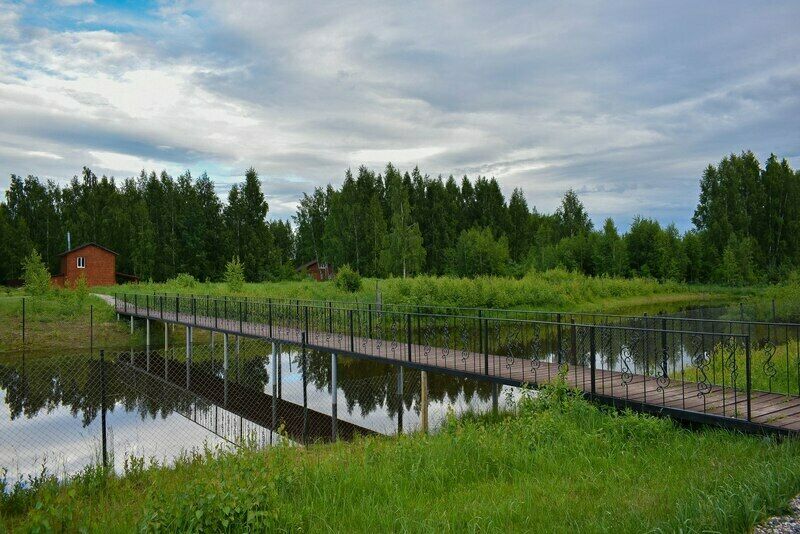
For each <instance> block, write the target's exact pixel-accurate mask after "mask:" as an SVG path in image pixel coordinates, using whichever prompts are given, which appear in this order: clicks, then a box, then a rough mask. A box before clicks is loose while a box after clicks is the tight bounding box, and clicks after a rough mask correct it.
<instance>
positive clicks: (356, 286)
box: [334, 265, 361, 293]
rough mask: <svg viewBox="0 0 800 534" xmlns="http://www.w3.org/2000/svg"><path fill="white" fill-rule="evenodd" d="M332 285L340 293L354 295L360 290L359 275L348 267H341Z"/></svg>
mask: <svg viewBox="0 0 800 534" xmlns="http://www.w3.org/2000/svg"><path fill="white" fill-rule="evenodd" d="M334 284H336V287H338V288H339V289H341V290H342V291H347V292H348V293H355V292H356V291H358V290H360V289H361V275H360V274H358V272H357V271H355V270H353V268H352V267H350V266H349V265H343V266H342V267H341V269H339V272H338V273H337V274H336V280H335V281H334Z"/></svg>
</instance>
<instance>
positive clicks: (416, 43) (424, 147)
mask: <svg viewBox="0 0 800 534" xmlns="http://www.w3.org/2000/svg"><path fill="white" fill-rule="evenodd" d="M3 7H6V6H3ZM37 10H39V11H37ZM42 10H45V11H46V13H43V11H42ZM0 13H2V15H0V33H1V34H2V35H3V36H4V37H0V39H2V40H0V124H3V125H9V127H7V128H3V132H2V133H0V156H2V157H0V188H2V187H3V186H4V185H5V184H7V180H8V178H7V176H8V175H9V174H10V173H11V172H16V173H21V174H29V173H30V174H38V175H42V176H46V177H51V178H54V179H59V178H60V179H65V178H67V177H69V176H72V175H73V174H75V173H76V172H79V170H80V168H81V166H82V165H86V164H89V165H93V166H94V167H93V168H95V170H96V171H98V172H107V173H113V174H116V175H118V176H124V175H130V174H134V173H136V172H138V170H140V169H141V168H142V167H148V168H149V167H150V166H154V167H157V170H160V168H162V167H163V168H167V169H185V168H189V169H191V170H192V172H193V173H194V174H195V175H197V174H199V173H200V172H202V171H203V170H208V171H209V174H210V175H211V176H212V178H213V179H214V180H215V181H216V182H217V185H218V190H219V191H220V192H222V193H223V196H224V192H225V191H226V189H227V185H228V184H230V183H232V182H234V181H238V180H240V179H241V176H242V174H243V172H244V170H245V169H246V168H248V167H250V166H251V165H252V166H254V167H256V169H258V170H259V172H260V174H261V176H262V178H263V180H264V185H265V188H266V193H267V195H268V198H269V199H270V202H271V213H272V214H273V215H275V216H281V217H286V216H288V215H290V214H291V212H292V211H293V208H294V205H295V202H296V201H297V198H298V197H299V195H300V194H301V193H302V192H303V191H310V189H312V188H313V187H314V186H316V185H322V186H324V185H325V184H327V183H328V182H333V183H334V184H338V183H340V182H341V180H342V177H343V173H344V170H345V169H346V168H348V167H356V166H358V165H360V164H362V163H363V164H368V165H369V166H371V167H373V168H375V169H376V170H381V169H382V168H383V166H384V165H385V163H386V161H387V160H391V161H392V162H393V163H395V164H397V165H398V166H400V167H401V168H404V169H405V168H411V167H413V166H414V165H419V166H420V168H421V169H422V170H423V172H427V173H429V174H431V175H434V176H435V175H437V174H443V175H445V176H447V175H449V174H454V175H457V176H458V175H462V174H468V175H471V176H474V175H477V174H482V175H493V176H496V177H497V178H498V180H499V181H500V183H501V186H502V187H503V189H504V191H505V192H506V193H507V194H509V193H510V192H511V190H512V189H513V188H514V187H521V188H522V189H523V190H524V191H525V193H526V195H527V197H528V200H529V203H530V204H533V205H536V206H537V208H538V209H540V210H543V211H550V210H552V209H554V208H555V206H556V205H557V203H558V200H559V198H560V196H561V194H562V193H563V191H564V190H565V189H566V188H568V187H572V188H574V189H576V190H577V191H579V192H580V194H581V198H582V199H583V200H584V202H585V203H586V205H587V207H588V209H589V211H590V213H591V214H592V216H593V217H594V218H595V220H596V221H600V220H601V219H602V218H603V217H606V216H614V217H616V218H618V219H619V222H620V223H621V226H623V227H624V226H626V225H627V223H628V222H629V221H630V218H631V217H632V216H633V215H634V214H637V213H641V214H644V215H648V216H654V217H656V218H658V219H660V220H662V221H663V222H669V221H675V222H677V223H678V225H679V227H681V228H687V227H688V225H689V219H690V216H691V213H692V211H693V209H694V205H695V203H696V200H697V187H698V185H697V184H698V179H699V177H700V174H701V172H702V170H703V168H704V167H705V165H707V164H708V163H711V162H715V161H718V160H719V159H720V158H721V157H722V156H724V155H726V154H728V153H730V152H738V151H740V150H742V149H747V148H751V149H753V150H755V151H756V152H757V153H758V154H759V155H760V156H762V158H763V157H765V156H766V155H768V154H769V152H772V151H774V152H776V153H778V154H780V155H783V156H786V157H789V158H792V159H791V161H792V162H793V164H795V165H797V164H798V163H800V159H798V158H800V138H798V136H797V132H796V125H797V123H798V119H800V96H798V95H800V91H798V89H800V69H798V68H797V66H796V65H795V62H794V61H793V58H794V57H796V56H797V55H798V53H800V35H798V34H797V32H796V31H795V29H794V28H793V24H792V22H793V21H794V20H797V18H798V15H800V7H798V5H797V4H796V3H792V2H788V1H787V2H776V3H772V4H769V5H768V6H762V5H752V4H749V3H746V2H733V3H726V4H725V9H719V6H718V5H714V4H713V3H709V4H705V3H702V4H697V3H694V2H688V1H687V2H670V3H662V2H657V3H648V4H630V3H624V2H620V3H603V4H599V3H594V2H584V3H581V5H580V6H579V7H576V6H574V5H565V4H562V3H559V2H541V3H537V4H534V5H531V4H528V3H525V2H508V3H502V4H491V5H488V4H485V3H480V2H465V3H458V4H453V3H440V4H435V5H430V4H429V3H421V2H411V3H404V4H402V5H399V4H387V3H372V2H345V3H340V4H336V5H327V4H319V3H311V2H292V3H274V2H272V3H262V2H256V1H244V2H242V3H240V4H238V5H237V8H236V9H232V8H231V6H230V4H229V3H228V2H221V1H213V0H208V1H200V2H161V3H158V4H155V5H153V6H150V7H149V8H147V9H145V10H144V11H134V10H125V9H123V8H119V7H118V8H114V7H107V6H105V5H102V6H101V5H91V6H83V7H82V8H81V9H80V10H77V9H74V8H65V7H60V6H57V5H53V6H46V7H40V6H37V5H35V4H12V5H11V6H10V7H9V9H2V10H0ZM45 15H46V16H45ZM756 28H769V29H770V31H769V32H758V31H754V30H755V29H756ZM44 154H50V155H56V156H58V158H60V159H57V158H53V157H47V156H44Z"/></svg>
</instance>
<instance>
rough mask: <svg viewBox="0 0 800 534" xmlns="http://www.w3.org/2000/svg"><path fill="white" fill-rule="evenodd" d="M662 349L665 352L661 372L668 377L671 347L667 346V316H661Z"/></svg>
mask: <svg viewBox="0 0 800 534" xmlns="http://www.w3.org/2000/svg"><path fill="white" fill-rule="evenodd" d="M661 351H662V353H663V359H662V362H661V366H662V369H661V372H662V373H663V374H662V376H663V377H664V378H667V377H668V376H669V349H668V348H667V318H666V317H662V318H661Z"/></svg>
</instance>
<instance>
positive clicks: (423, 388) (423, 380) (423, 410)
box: [419, 371, 428, 434]
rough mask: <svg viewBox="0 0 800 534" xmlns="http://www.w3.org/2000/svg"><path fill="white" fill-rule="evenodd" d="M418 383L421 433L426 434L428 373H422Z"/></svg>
mask: <svg viewBox="0 0 800 534" xmlns="http://www.w3.org/2000/svg"><path fill="white" fill-rule="evenodd" d="M419 381H420V407H419V415H420V419H421V420H422V421H421V426H422V432H423V433H424V434H427V433H428V371H422V372H421V373H420V377H419Z"/></svg>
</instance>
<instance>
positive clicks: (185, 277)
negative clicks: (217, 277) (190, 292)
mask: <svg viewBox="0 0 800 534" xmlns="http://www.w3.org/2000/svg"><path fill="white" fill-rule="evenodd" d="M168 283H172V284H175V285H176V286H178V287H180V288H182V289H192V288H194V287H197V279H196V278H195V277H194V276H192V275H191V274H189V273H179V274H178V276H176V277H175V278H173V279H172V280H170V281H169V282H168Z"/></svg>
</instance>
